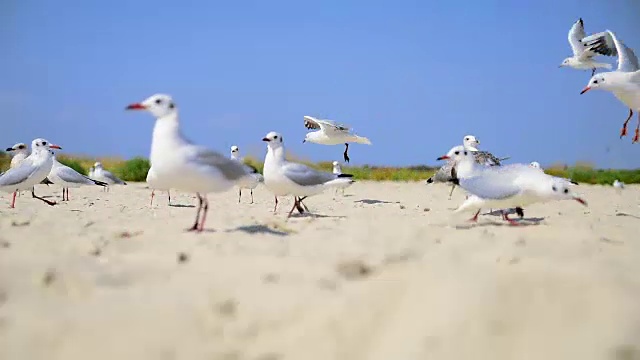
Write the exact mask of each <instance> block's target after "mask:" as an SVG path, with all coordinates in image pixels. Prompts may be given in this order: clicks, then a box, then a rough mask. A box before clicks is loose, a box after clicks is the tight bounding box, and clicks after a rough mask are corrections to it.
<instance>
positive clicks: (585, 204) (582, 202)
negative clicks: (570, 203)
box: [574, 197, 587, 206]
mask: <svg viewBox="0 0 640 360" xmlns="http://www.w3.org/2000/svg"><path fill="white" fill-rule="evenodd" d="M574 199H575V200H576V201H577V202H579V203H580V204H582V205H584V206H587V202H586V201H584V200H582V199H581V198H579V197H576V198H574Z"/></svg>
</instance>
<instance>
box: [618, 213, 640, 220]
mask: <svg viewBox="0 0 640 360" xmlns="http://www.w3.org/2000/svg"><path fill="white" fill-rule="evenodd" d="M616 216H629V217H632V218H634V219H640V216H636V215H632V214H627V213H623V212H619V213H617V214H616Z"/></svg>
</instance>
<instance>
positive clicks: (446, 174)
mask: <svg viewBox="0 0 640 360" xmlns="http://www.w3.org/2000/svg"><path fill="white" fill-rule="evenodd" d="M454 165H455V161H447V163H446V164H444V165H442V166H441V167H440V169H438V171H436V173H435V174H433V176H432V177H431V181H429V182H447V181H449V180H451V179H452V177H451V169H453V166H454Z"/></svg>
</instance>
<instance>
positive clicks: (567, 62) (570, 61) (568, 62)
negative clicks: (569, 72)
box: [558, 57, 575, 67]
mask: <svg viewBox="0 0 640 360" xmlns="http://www.w3.org/2000/svg"><path fill="white" fill-rule="evenodd" d="M574 61H575V60H574V59H573V58H572V57H568V58H566V59H564V60H562V63H560V66H558V67H565V66H571V64H573V62H574Z"/></svg>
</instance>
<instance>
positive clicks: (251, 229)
mask: <svg viewBox="0 0 640 360" xmlns="http://www.w3.org/2000/svg"><path fill="white" fill-rule="evenodd" d="M234 231H242V232H245V233H247V234H270V235H276V236H287V235H289V233H287V232H285V231H280V230H275V229H272V228H270V227H268V226H266V225H242V226H238V227H237V228H235V229H231V230H227V231H226V232H234Z"/></svg>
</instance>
